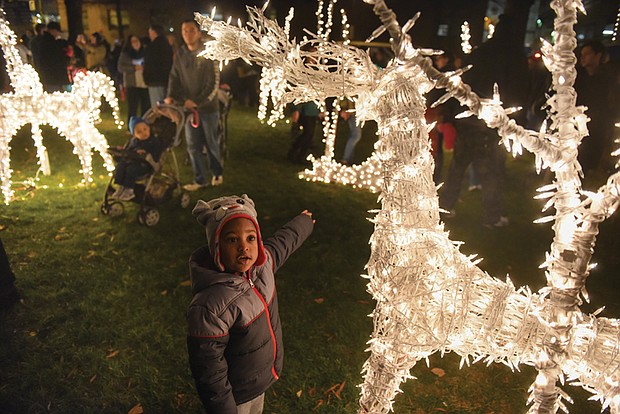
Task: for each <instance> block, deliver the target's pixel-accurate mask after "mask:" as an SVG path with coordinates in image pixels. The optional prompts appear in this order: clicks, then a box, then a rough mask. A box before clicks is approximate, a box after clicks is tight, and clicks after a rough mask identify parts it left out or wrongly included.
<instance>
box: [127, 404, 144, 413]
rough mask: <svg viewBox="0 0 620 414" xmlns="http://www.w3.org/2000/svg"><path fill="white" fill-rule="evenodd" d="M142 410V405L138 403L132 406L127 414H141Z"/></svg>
mask: <svg viewBox="0 0 620 414" xmlns="http://www.w3.org/2000/svg"><path fill="white" fill-rule="evenodd" d="M143 413H144V409H143V408H142V404H140V403H138V404H136V405H134V406H133V408H132V409H131V410H129V412H128V413H127V414H143Z"/></svg>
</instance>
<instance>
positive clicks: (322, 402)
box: [314, 400, 325, 410]
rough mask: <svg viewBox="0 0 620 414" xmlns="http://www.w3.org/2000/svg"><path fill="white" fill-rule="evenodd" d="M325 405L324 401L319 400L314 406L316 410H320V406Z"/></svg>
mask: <svg viewBox="0 0 620 414" xmlns="http://www.w3.org/2000/svg"><path fill="white" fill-rule="evenodd" d="M324 403H325V401H323V400H318V401H317V402H316V405H315V406H314V409H315V410H316V409H317V408H319V407H320V406H322V405H323V404H324Z"/></svg>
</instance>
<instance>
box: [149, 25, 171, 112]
mask: <svg viewBox="0 0 620 414" xmlns="http://www.w3.org/2000/svg"><path fill="white" fill-rule="evenodd" d="M149 39H150V40H151V43H150V44H149V45H148V46H147V47H146V51H145V53H144V82H145V83H146V85H147V86H148V90H149V100H150V103H151V107H155V106H157V102H160V101H163V100H164V99H165V98H166V88H167V87H168V76H170V70H171V69H172V47H171V46H170V44H169V43H168V40H167V39H166V36H164V28H163V27H161V26H160V25H158V24H152V25H151V26H150V27H149Z"/></svg>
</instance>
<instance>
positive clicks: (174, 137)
mask: <svg viewBox="0 0 620 414" xmlns="http://www.w3.org/2000/svg"><path fill="white" fill-rule="evenodd" d="M142 118H143V119H144V120H145V121H146V122H147V123H148V124H149V125H150V127H151V134H153V135H157V136H158V137H159V138H160V139H161V140H163V141H164V144H165V147H166V149H165V151H164V152H163V154H162V155H161V157H160V159H159V163H158V165H156V166H155V167H154V168H153V171H152V172H151V173H150V174H147V175H146V176H145V177H144V178H142V179H141V180H139V181H138V182H137V183H136V186H135V188H134V192H135V195H136V196H135V197H134V198H133V199H132V200H130V201H131V202H134V203H138V204H139V205H140V209H139V210H138V222H139V223H140V224H144V225H146V226H149V227H151V226H154V225H156V224H157V223H158V222H159V211H158V210H157V208H156V207H157V206H158V205H160V204H163V203H164V202H166V201H168V200H170V199H172V198H174V197H175V196H177V197H178V200H179V204H180V206H181V207H182V208H187V207H188V206H189V203H190V201H191V200H190V197H189V194H188V193H186V192H184V191H183V189H182V187H181V180H180V177H179V166H178V163H177V159H176V156H175V154H174V151H173V148H174V147H177V146H178V145H179V143H180V133H181V130H182V129H183V124H184V122H185V116H184V114H183V111H182V110H181V109H180V108H178V107H176V106H170V105H160V106H157V107H156V108H151V109H149V110H148V111H146V112H145V114H144V116H143V117H142ZM110 153H111V154H112V156H113V157H114V159H115V160H117V161H118V160H120V159H121V158H123V157H135V156H136V155H135V153H133V151H126V150H125V149H124V148H121V149H113V148H110ZM114 191H115V188H114V177H111V178H110V181H109V183H108V185H107V186H106V189H105V193H104V195H103V202H102V204H101V212H102V213H103V214H104V215H107V216H110V217H118V216H121V215H123V214H124V212H125V206H124V203H125V202H124V201H120V200H116V199H112V198H111V196H112V194H113V193H114Z"/></svg>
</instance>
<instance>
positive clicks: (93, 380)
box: [88, 374, 97, 384]
mask: <svg viewBox="0 0 620 414" xmlns="http://www.w3.org/2000/svg"><path fill="white" fill-rule="evenodd" d="M96 379H97V374H95V375H93V376H92V377H90V380H88V382H90V383H91V384H92V383H93V382H95V380H96Z"/></svg>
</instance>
